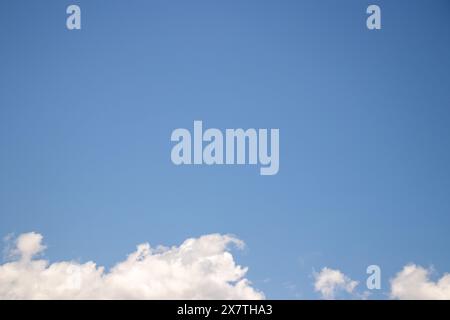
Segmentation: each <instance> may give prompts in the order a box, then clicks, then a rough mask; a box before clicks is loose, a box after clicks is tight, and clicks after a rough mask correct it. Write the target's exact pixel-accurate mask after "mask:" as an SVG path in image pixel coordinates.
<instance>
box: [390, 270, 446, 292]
mask: <svg viewBox="0 0 450 320" xmlns="http://www.w3.org/2000/svg"><path fill="white" fill-rule="evenodd" d="M431 273H432V270H431V269H425V268H423V267H421V266H417V265H415V264H409V265H407V266H405V267H403V269H402V270H401V271H400V272H399V273H397V275H396V276H395V277H394V278H393V279H392V280H391V293H390V295H391V298H393V299H413V300H449V299H450V274H448V273H446V274H444V275H443V276H442V277H441V278H440V279H438V280H437V281H432V280H431V279H430V275H431Z"/></svg>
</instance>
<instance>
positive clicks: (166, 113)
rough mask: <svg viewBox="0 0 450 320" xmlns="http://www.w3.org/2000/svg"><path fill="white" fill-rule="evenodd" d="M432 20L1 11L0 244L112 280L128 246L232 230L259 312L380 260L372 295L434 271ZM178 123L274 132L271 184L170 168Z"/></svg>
mask: <svg viewBox="0 0 450 320" xmlns="http://www.w3.org/2000/svg"><path fill="white" fill-rule="evenodd" d="M372 3H375V4H378V5H380V6H381V8H382V30H380V31H369V30H367V28H366V25H365V23H366V22H365V20H366V17H367V15H366V14H365V10H366V8H367V6H368V5H369V4H372ZM69 4H78V5H80V7H81V9H82V30H80V31H68V30H67V29H66V27H65V20H66V17H67V15H66V13H65V9H66V7H67V6H68V5H69ZM449 15H450V3H449V2H448V1H446V0H433V1H425V0H422V1H406V0H403V1H401V0H398V1H380V0H376V1H375V0H374V1H356V0H354V1H331V0H330V1H324V0H321V1H317V0H309V1H297V0H295V1H294V0H292V1H291V0H282V1H275V0H267V1H257V0H232V1H225V0H214V1H210V0H192V1H181V0H171V1H166V0H164V1H162V0H157V1H156V0H151V1H144V0H140V1H124V0H120V1H118V0H117V1H111V0H108V1H106V0H96V1H75V0H74V1H67V0H64V1H61V0H58V1H19V0H9V1H2V2H1V4H0V39H1V46H0V235H1V236H5V235H7V234H9V233H12V232H14V233H15V234H20V233H22V232H27V231H37V232H40V233H42V234H43V235H44V236H45V239H46V240H45V241H46V243H47V244H49V248H48V250H47V252H46V256H47V257H48V258H49V259H50V260H60V259H73V258H75V259H79V260H80V261H88V260H95V261H96V262H98V263H100V264H103V265H106V266H111V265H112V264H114V262H116V261H120V260H122V259H123V257H124V256H125V255H126V254H127V253H129V252H131V251H132V250H133V249H134V247H135V245H136V244H138V243H141V242H146V241H148V242H150V243H151V244H152V245H156V244H164V245H175V244H179V243H180V242H182V241H183V240H184V239H186V238H188V237H192V236H200V235H203V234H209V233H214V232H220V233H232V234H235V235H237V236H238V237H239V238H240V239H242V240H243V241H245V243H246V244H247V248H246V249H245V250H244V251H243V252H236V253H235V255H236V259H237V261H238V262H239V263H240V264H242V265H246V266H249V267H250V270H249V273H248V278H249V279H250V280H251V281H252V282H253V284H254V286H255V287H256V288H258V289H260V290H262V291H263V292H264V293H265V294H266V296H267V297H268V298H297V297H300V298H316V297H317V294H316V293H314V292H313V288H312V279H311V272H312V270H313V269H316V270H318V269H320V268H322V267H324V266H328V267H332V268H338V269H341V270H343V271H345V273H346V274H348V275H349V276H351V277H352V278H353V279H356V280H359V281H361V282H364V281H365V269H366V267H367V266H368V265H369V264H378V265H380V267H381V268H382V272H383V289H387V286H388V280H389V277H392V276H393V275H394V274H395V273H396V272H398V271H399V270H400V269H401V267H402V266H404V265H405V264H406V263H408V262H415V263H418V264H421V265H424V266H430V265H433V266H434V267H435V268H436V270H438V271H439V272H444V271H450V253H449V250H448V244H449V242H450V232H449V228H450V166H449V163H450V148H449V147H450V125H449V123H450V42H449V39H450V17H449ZM194 120H203V123H204V125H205V126H206V127H216V128H221V129H225V128H239V127H242V128H279V129H280V171H279V173H278V175H275V176H260V175H259V169H258V168H257V167H251V166H250V167H249V166H221V167H219V166H211V167H207V166H181V167H176V166H174V165H173V164H172V163H171V160H170V150H171V148H172V146H173V143H171V141H170V134H171V132H172V130H174V129H176V128H182V127H187V128H192V125H193V121H194ZM267 279H270V281H268V280H267ZM383 291H385V290H382V292H381V293H379V295H378V296H379V297H382V296H383Z"/></svg>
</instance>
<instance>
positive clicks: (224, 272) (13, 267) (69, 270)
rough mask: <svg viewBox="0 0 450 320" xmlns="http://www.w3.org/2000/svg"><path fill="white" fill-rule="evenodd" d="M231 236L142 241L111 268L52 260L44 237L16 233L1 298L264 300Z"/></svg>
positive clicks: (1, 268) (0, 280)
mask: <svg viewBox="0 0 450 320" xmlns="http://www.w3.org/2000/svg"><path fill="white" fill-rule="evenodd" d="M230 244H234V245H236V246H238V247H242V246H243V242H242V241H240V240H238V239H236V238H234V237H232V236H229V235H219V234H211V235H206V236H202V237H200V238H191V239H188V240H186V241H184V242H183V243H182V244H181V245H180V246H178V247H176V246H174V247H171V248H166V247H158V248H152V247H150V245H149V244H148V243H145V244H141V245H139V246H138V247H137V250H136V251H135V252H133V253H131V254H130V255H129V256H128V257H127V258H126V259H125V260H124V261H122V262H119V263H118V264H116V265H115V266H114V267H113V268H112V269H111V270H110V271H109V272H108V271H105V268H104V267H101V266H97V265H96V263H95V262H92V261H90V262H86V263H83V264H81V263H77V262H74V261H61V262H55V263H49V261H47V260H42V259H40V260H38V259H36V255H37V254H39V253H42V252H43V251H44V250H45V246H44V245H43V244H42V236H41V235H40V234H37V233H34V232H32V233H26V234H22V235H20V236H19V237H18V239H17V241H16V243H15V248H13V253H14V254H15V255H17V256H18V259H17V260H16V261H13V262H8V263H5V264H3V265H0V299H263V298H264V295H263V294H262V293H261V292H259V291H257V290H255V289H254V288H253V287H252V286H251V283H250V282H249V281H248V280H247V279H245V274H246V272H247V268H243V267H241V266H239V265H236V263H235V261H234V259H233V256H232V255H231V253H230V252H229V250H228V247H229V245H230Z"/></svg>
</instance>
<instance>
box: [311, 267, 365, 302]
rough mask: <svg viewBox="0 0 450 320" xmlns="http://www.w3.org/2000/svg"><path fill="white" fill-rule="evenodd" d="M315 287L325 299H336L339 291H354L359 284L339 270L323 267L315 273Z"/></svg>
mask: <svg viewBox="0 0 450 320" xmlns="http://www.w3.org/2000/svg"><path fill="white" fill-rule="evenodd" d="M313 275H314V289H315V291H317V292H319V293H320V294H321V296H322V298H324V299H334V298H335V297H336V294H337V293H338V292H339V291H344V292H347V293H350V294H351V293H353V290H354V289H355V287H356V286H357V285H358V282H357V281H354V280H352V279H350V278H349V277H347V276H346V275H345V274H343V273H342V272H341V271H339V270H335V269H330V268H323V269H322V270H321V271H320V272H315V273H314V274H313Z"/></svg>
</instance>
